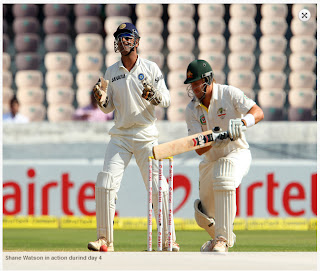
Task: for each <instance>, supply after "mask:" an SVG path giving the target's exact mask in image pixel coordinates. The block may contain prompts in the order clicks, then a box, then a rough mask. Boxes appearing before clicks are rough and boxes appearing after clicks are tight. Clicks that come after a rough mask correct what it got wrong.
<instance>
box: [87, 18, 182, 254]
mask: <svg viewBox="0 0 320 271" xmlns="http://www.w3.org/2000/svg"><path fill="white" fill-rule="evenodd" d="M113 35H114V38H115V40H114V50H115V52H117V53H120V54H121V60H120V61H118V62H116V63H115V64H113V65H111V66H110V67H108V69H107V71H106V73H105V76H104V78H100V80H99V81H98V82H97V84H96V85H95V86H94V88H93V92H94V96H95V98H96V100H97V102H98V105H99V108H100V109H101V110H102V111H103V112H105V113H106V114H107V113H109V112H112V111H115V112H114V115H115V118H114V120H115V125H114V126H113V127H112V128H111V130H110V131H109V134H110V135H111V140H110V142H109V144H108V146H107V150H106V154H105V159H104V165H103V170H102V171H101V172H99V174H98V177H97V181H96V185H95V200H96V218H97V240H96V241H92V242H89V243H88V249H90V250H93V251H99V250H100V248H101V246H102V245H103V246H107V251H114V249H115V248H114V239H113V220H114V216H115V208H116V199H117V193H118V191H119V189H120V184H121V181H122V177H123V174H124V171H125V169H126V167H127V166H128V164H129V162H130V160H131V158H132V155H134V156H135V159H136V162H137V165H138V166H139V169H140V172H141V175H142V178H143V181H144V184H145V186H146V187H148V179H149V169H148V166H147V165H148V159H149V156H152V147H153V146H155V145H157V144H158V130H157V128H156V125H155V122H156V114H155V107H156V106H161V107H168V106H169V105H170V95H169V90H168V89H167V87H166V84H165V82H164V78H163V75H162V73H161V71H160V69H159V67H158V65H157V64H156V63H154V62H151V61H149V60H146V59H142V58H140V57H139V56H138V53H137V48H138V46H139V42H140V36H139V33H138V30H137V28H136V27H135V26H134V25H133V24H131V23H122V24H120V25H119V27H118V28H117V30H116V32H115V33H114V34H113ZM153 172H154V175H153V183H152V188H153V191H154V193H153V198H152V203H153V207H154V213H155V216H156V217H157V216H158V200H157V194H158V166H157V165H156V164H155V165H154V170H153ZM136 179H137V176H131V180H130V181H131V182H135V181H136ZM162 190H163V202H164V206H163V250H167V249H168V242H167V237H168V228H167V225H168V219H169V215H168V204H166V203H168V199H167V198H168V185H167V182H164V186H163V187H162ZM132 194H133V195H134V194H135V191H132ZM145 207H146V206H145ZM137 208H141V206H140V207H139V206H137ZM172 239H173V241H175V232H174V231H173V236H172ZM172 250H173V251H179V250H180V248H179V245H178V244H177V243H176V242H173V246H172Z"/></svg>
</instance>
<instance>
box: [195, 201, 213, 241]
mask: <svg viewBox="0 0 320 271" xmlns="http://www.w3.org/2000/svg"><path fill="white" fill-rule="evenodd" d="M194 218H195V220H196V222H197V224H198V225H199V227H201V228H203V229H205V230H206V231H207V232H208V233H209V235H210V236H211V237H212V239H214V238H215V221H214V219H213V218H211V217H208V216H207V215H206V214H204V213H203V212H202V207H201V201H200V200H199V199H196V200H195V201H194Z"/></svg>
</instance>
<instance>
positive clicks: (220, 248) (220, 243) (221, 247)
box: [212, 236, 228, 252]
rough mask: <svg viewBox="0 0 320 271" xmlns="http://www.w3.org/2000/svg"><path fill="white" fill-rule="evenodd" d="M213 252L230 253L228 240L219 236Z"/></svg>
mask: <svg viewBox="0 0 320 271" xmlns="http://www.w3.org/2000/svg"><path fill="white" fill-rule="evenodd" d="M212 252H228V242H227V239H226V238H224V237H222V236H218V237H217V238H216V239H215V242H214V246H213V248H212Z"/></svg>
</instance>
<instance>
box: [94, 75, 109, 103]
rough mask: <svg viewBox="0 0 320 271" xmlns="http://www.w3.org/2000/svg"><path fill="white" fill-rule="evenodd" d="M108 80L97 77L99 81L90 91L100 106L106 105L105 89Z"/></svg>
mask: <svg viewBox="0 0 320 271" xmlns="http://www.w3.org/2000/svg"><path fill="white" fill-rule="evenodd" d="M108 84H109V80H105V79H104V78H103V77H100V78H99V81H98V82H97V83H96V84H95V85H94V87H93V89H92V91H93V94H94V98H95V99H96V101H97V103H98V104H99V105H100V106H101V107H106V105H107V103H108V96H107V89H108Z"/></svg>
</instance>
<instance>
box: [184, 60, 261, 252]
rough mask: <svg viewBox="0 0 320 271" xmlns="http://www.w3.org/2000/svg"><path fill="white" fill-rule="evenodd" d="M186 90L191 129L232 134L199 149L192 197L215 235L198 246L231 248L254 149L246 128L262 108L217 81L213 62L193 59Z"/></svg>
mask: <svg viewBox="0 0 320 271" xmlns="http://www.w3.org/2000/svg"><path fill="white" fill-rule="evenodd" d="M184 83H185V84H189V86H188V87H187V91H188V94H189V96H191V97H192V101H191V102H190V103H189V104H188V106H187V108H186V122H187V127H188V134H189V135H192V134H195V133H201V132H203V131H207V130H209V129H214V127H220V129H221V130H222V131H228V133H229V137H228V138H223V139H217V140H216V141H215V142H214V143H213V144H212V145H211V146H206V147H203V148H200V149H197V150H195V151H196V152H197V154H198V155H203V160H202V161H201V162H200V165H199V196H200V199H197V200H196V201H195V202H194V210H195V220H196V222H197V224H198V225H199V226H200V227H201V228H203V229H205V230H206V231H207V232H208V234H209V235H210V236H211V240H209V241H207V242H205V243H204V244H203V245H202V247H201V249H200V251H203V252H227V251H228V248H229V247H232V246H233V245H234V243H235V241H236V235H235V234H234V233H233V222H234V219H235V216H236V188H237V187H238V186H239V185H240V183H241V180H242V178H243V177H244V176H245V175H246V174H247V173H248V171H249V168H250V164H251V159H252V158H251V153H250V150H249V145H248V143H247V141H246V138H245V135H244V132H243V131H244V130H246V129H247V128H249V127H252V126H253V125H255V124H257V123H258V122H259V121H261V120H262V119H263V118H264V115H263V111H262V110H261V108H260V107H259V106H258V105H256V103H255V102H254V101H253V100H251V99H249V98H248V97H247V96H246V95H245V94H244V93H243V92H242V91H241V90H240V89H238V88H236V87H233V86H228V85H220V84H217V83H216V81H215V80H214V74H213V71H212V68H211V66H210V65H209V63H208V62H207V61H205V60H194V61H192V62H191V63H190V64H189V66H188V68H187V78H186V80H185V81H184Z"/></svg>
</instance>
